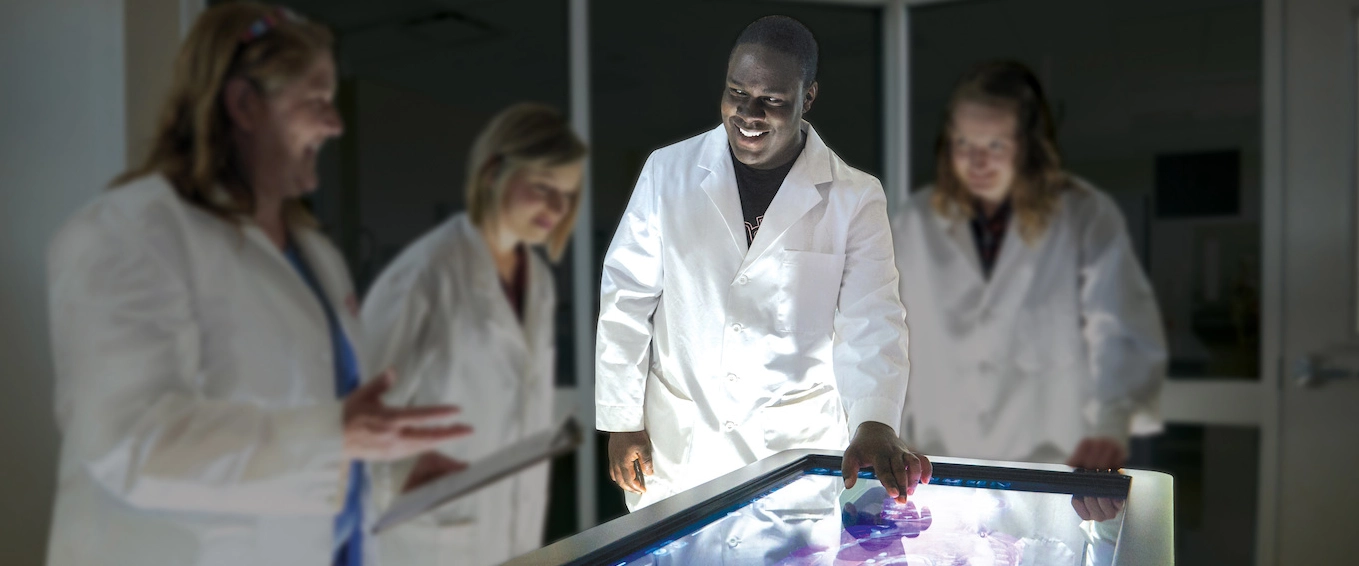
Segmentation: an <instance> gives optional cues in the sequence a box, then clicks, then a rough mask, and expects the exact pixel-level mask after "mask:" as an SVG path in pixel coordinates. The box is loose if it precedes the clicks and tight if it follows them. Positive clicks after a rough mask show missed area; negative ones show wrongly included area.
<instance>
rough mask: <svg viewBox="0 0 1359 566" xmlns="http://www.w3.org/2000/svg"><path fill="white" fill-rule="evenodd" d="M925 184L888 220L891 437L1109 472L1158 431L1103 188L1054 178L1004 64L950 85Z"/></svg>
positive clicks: (1152, 344) (1120, 241) (1152, 352)
mask: <svg viewBox="0 0 1359 566" xmlns="http://www.w3.org/2000/svg"><path fill="white" fill-rule="evenodd" d="M945 112H946V113H945V125H944V128H943V131H942V132H941V133H940V136H939V142H938V145H937V149H936V152H937V155H938V165H937V166H938V181H937V183H936V184H935V185H934V186H933V187H929V188H926V189H924V190H922V191H919V192H917V193H915V194H914V195H912V197H911V199H910V202H909V204H908V205H907V207H906V209H905V210H904V211H903V212H902V213H901V214H900V215H899V216H898V217H897V218H896V219H895V222H894V227H893V228H894V230H893V231H894V237H895V246H896V253H897V266H898V268H899V269H900V271H901V293H902V299H903V301H904V302H905V304H906V312H907V321H908V322H909V324H910V327H911V343H910V351H911V357H910V359H911V384H910V389H909V392H908V393H907V404H906V411H905V414H904V415H903V422H902V428H901V430H902V431H903V434H904V435H905V436H906V437H907V438H908V441H909V442H910V443H911V445H912V446H918V447H920V449H921V450H923V451H924V452H926V453H928V454H938V455H946V456H963V457H975V458H988V459H998V460H1020V461H1031V462H1050V463H1063V462H1065V463H1067V464H1069V465H1071V466H1075V467H1079V468H1092V469H1110V468H1118V467H1119V466H1122V465H1123V463H1124V461H1125V459H1126V458H1127V454H1128V447H1127V443H1128V437H1129V435H1130V434H1131V433H1132V432H1152V431H1155V430H1157V429H1159V428H1160V420H1159V415H1158V412H1157V402H1158V395H1159V392H1160V385H1161V382H1162V379H1163V378H1164V373H1165V362H1166V348H1165V340H1164V337H1163V333H1162V328H1161V319H1160V315H1159V313H1158V309H1157V305H1156V298H1155V296H1154V295H1153V293H1152V289H1151V286H1150V285H1149V284H1148V282H1147V279H1146V276H1145V275H1144V274H1143V272H1142V269H1141V267H1140V266H1139V265H1138V262H1137V258H1136V256H1135V255H1134V254H1133V250H1132V246H1131V244H1130V241H1129V238H1128V235H1127V232H1126V229H1125V227H1124V220H1123V216H1122V215H1121V214H1120V213H1119V210H1118V207H1117V206H1116V205H1115V204H1114V201H1113V200H1112V199H1110V198H1109V196H1108V195H1106V194H1104V193H1103V192H1101V191H1099V190H1098V189H1096V188H1094V187H1093V186H1091V185H1090V184H1089V183H1086V182H1085V181H1083V180H1081V179H1078V178H1076V177H1074V176H1072V175H1069V174H1067V173H1066V172H1065V171H1063V170H1062V164H1061V158H1060V154H1059V153H1058V151H1057V144H1056V135H1055V127H1054V124H1053V120H1052V115H1051V112H1050V111H1049V109H1048V105H1047V101H1046V100H1045V99H1044V97H1043V90H1042V87H1041V85H1039V83H1038V80H1037V78H1035V77H1034V75H1033V73H1032V72H1031V71H1029V70H1028V69H1027V68H1026V67H1024V66H1023V65H1021V64H1019V63H1014V62H1006V61H1001V62H991V63H985V64H982V65H979V66H977V67H976V68H974V69H972V70H971V71H970V72H969V73H967V74H966V75H965V76H963V78H962V79H961V80H960V81H959V82H958V85H957V87H956V88H955V90H954V92H953V95H952V97H951V98H950V99H949V103H948V107H947V108H946V110H945Z"/></svg>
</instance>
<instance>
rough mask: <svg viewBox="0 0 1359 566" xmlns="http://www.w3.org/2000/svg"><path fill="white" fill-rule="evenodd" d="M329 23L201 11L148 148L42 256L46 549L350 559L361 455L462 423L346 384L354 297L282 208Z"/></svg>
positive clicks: (257, 10) (322, 84)
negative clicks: (46, 319)
mask: <svg viewBox="0 0 1359 566" xmlns="http://www.w3.org/2000/svg"><path fill="white" fill-rule="evenodd" d="M330 45H331V36H330V33H329V32H328V31H327V30H326V29H325V28H323V27H321V26H318V25H315V24H311V23H308V22H306V21H303V20H301V19H300V18H298V17H297V16H296V15H294V14H292V13H291V12H287V11H284V10H282V9H279V8H273V7H268V6H264V5H260V4H252V3H242V4H222V5H217V6H213V7H212V8H209V9H208V10H206V11H205V12H204V13H203V14H202V15H201V16H200V17H199V18H198V21H197V23H195V25H194V28H193V30H192V31H191V32H190V34H189V37H188V38H187V39H186V40H185V42H184V45H183V47H182V48H181V50H180V53H179V56H178V60H177V61H176V64H175V70H174V77H173V84H172V87H171V93H170V97H169V99H168V101H167V103H166V106H165V107H164V109H163V111H162V115H161V123H160V127H159V129H158V132H157V137H156V140H155V143H154V147H153V149H152V152H151V155H150V156H149V157H148V158H147V160H146V161H145V162H144V163H143V164H142V165H141V166H139V167H136V168H134V169H133V170H131V171H129V172H127V173H125V174H123V175H122V176H120V177H119V178H118V179H116V180H115V181H114V186H115V188H114V189H112V190H110V191H109V192H107V193H105V194H103V195H100V196H99V197H98V198H96V199H95V200H94V201H93V202H92V203H90V204H89V205H87V206H86V207H84V208H83V209H82V210H80V211H79V212H77V213H76V214H75V216H74V217H72V218H71V219H70V221H69V222H68V223H67V225H66V226H65V227H64V228H63V229H62V230H61V232H60V233H59V234H58V235H57V237H56V239H55V240H54V241H53V242H52V246H51V249H50V257H49V277H50V285H51V290H50V300H51V305H50V306H51V321H52V340H53V347H54V355H55V365H56V373H57V378H56V379H57V381H56V413H57V420H58V424H59V426H60V428H61V431H62V434H63V436H64V438H63V445H62V453H61V468H60V472H59V473H60V477H59V487H58V491H57V500H56V509H55V512H54V518H53V526H52V537H51V540H50V545H49V548H48V563H49V564H51V565H54V566H67V565H70V566H77V565H79V566H86V565H90V564H118V565H136V566H162V565H163V566H184V565H209V564H211V565H228V564H230V565H237V564H250V565H265V564H278V565H289V566H294V565H315V566H321V565H326V564H335V565H345V566H353V565H358V564H363V563H369V562H368V561H365V560H364V556H365V547H366V546H367V545H365V544H364V543H365V537H364V535H363V532H362V531H363V525H364V522H365V521H366V520H368V519H371V517H369V516H366V515H365V513H364V505H363V499H364V496H365V492H366V489H365V485H366V483H367V481H366V474H365V471H364V466H363V465H362V463H361V461H363V460H385V459H392V458H399V457H404V456H409V455H411V454H416V453H419V452H422V451H425V450H428V449H430V448H432V447H434V446H436V445H437V444H439V443H441V442H444V441H447V440H449V439H451V438H454V437H456V436H461V435H463V434H465V433H466V432H467V429H466V427H462V426H446V425H442V423H445V422H446V421H447V420H448V419H449V417H450V415H451V414H452V413H453V411H454V409H453V408H452V407H438V408H427V409H407V410H392V409H388V408H387V407H385V406H384V405H383V404H382V403H381V400H380V398H381V395H382V394H383V393H384V391H385V390H386V388H387V387H388V386H390V384H391V376H390V375H384V376H383V377H382V378H379V379H375V380H373V381H371V382H370V383H368V384H367V385H364V386H362V387H359V386H358V384H359V381H360V375H359V371H360V365H359V362H358V360H357V358H356V356H355V346H356V344H355V343H354V340H355V339H357V338H358V336H359V335H358V321H357V314H358V313H357V312H356V303H355V301H354V296H353V291H352V290H351V288H350V281H349V274H348V272H347V271H346V269H345V265H344V262H343V260H342V259H341V257H340V255H339V254H338V253H337V252H336V250H335V249H334V248H332V247H331V245H330V243H329V242H327V241H326V239H325V237H323V236H322V235H321V234H320V233H319V232H318V231H316V229H315V228H314V222H313V221H312V220H311V218H310V216H309V215H308V214H307V213H306V212H305V211H304V210H303V208H302V207H301V204H300V203H299V202H298V199H299V197H301V196H303V195H305V194H307V193H309V192H311V191H313V190H315V188H316V185H317V176H316V155H317V152H318V151H319V149H320V147H321V145H322V144H323V143H324V142H325V141H326V140H328V139H330V138H332V137H335V136H338V135H339V134H340V132H341V129H342V125H341V123H340V118H339V116H338V114H336V112H335V109H334V107H333V106H332V105H331V100H332V97H333V96H334V92H335V65H334V62H333V59H332V56H331V49H330Z"/></svg>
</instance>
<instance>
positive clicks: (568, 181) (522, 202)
mask: <svg viewBox="0 0 1359 566" xmlns="http://www.w3.org/2000/svg"><path fill="white" fill-rule="evenodd" d="M584 166H585V165H584V163H583V162H581V161H577V162H575V163H568V164H565V165H557V166H553V167H525V168H523V169H520V170H519V171H518V172H516V173H515V174H514V175H513V176H512V177H510V180H509V181H507V183H506V185H505V193H504V199H505V200H504V201H503V202H502V203H501V205H500V226H501V229H502V230H508V231H509V232H510V233H511V234H512V235H514V236H515V238H516V239H518V240H519V241H521V242H523V243H526V244H529V245H537V244H543V243H546V242H547V240H548V238H549V237H550V236H551V235H552V232H553V230H556V228H557V226H559V225H560V224H561V223H562V221H563V220H565V219H566V216H567V214H568V213H570V211H571V209H572V208H573V207H574V206H575V203H576V200H577V199H578V198H579V197H580V181H581V175H582V174H583V172H584Z"/></svg>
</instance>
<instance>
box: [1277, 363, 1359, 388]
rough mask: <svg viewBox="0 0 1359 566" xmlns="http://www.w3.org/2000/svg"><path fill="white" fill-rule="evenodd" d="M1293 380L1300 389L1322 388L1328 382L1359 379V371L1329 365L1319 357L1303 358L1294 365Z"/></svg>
mask: <svg viewBox="0 0 1359 566" xmlns="http://www.w3.org/2000/svg"><path fill="white" fill-rule="evenodd" d="M1293 379H1294V381H1296V382H1297V384H1298V386H1299V387H1309V388H1311V387H1321V386H1322V385H1323V384H1325V383H1326V382H1328V381H1337V380H1342V379H1345V380H1348V379H1359V369H1351V368H1344V367H1339V366H1336V365H1331V364H1327V363H1326V361H1325V357H1323V356H1319V355H1311V356H1303V357H1301V358H1298V361H1297V363H1296V364H1294V369H1293Z"/></svg>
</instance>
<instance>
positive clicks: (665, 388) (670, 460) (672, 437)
mask: <svg viewBox="0 0 1359 566" xmlns="http://www.w3.org/2000/svg"><path fill="white" fill-rule="evenodd" d="M645 403H646V405H645V406H646V421H645V422H646V430H647V434H649V435H650V436H651V455H652V458H653V459H655V460H656V462H657V464H658V467H666V468H669V467H670V466H674V465H682V464H684V463H686V462H688V460H689V452H690V450H691V449H692V448H693V436H694V420H695V419H696V416H697V413H698V408H697V406H696V405H695V404H694V401H693V400H692V399H690V398H689V397H687V396H685V395H684V394H683V393H682V392H680V391H679V390H678V389H676V388H674V387H672V386H671V385H670V384H669V383H666V380H665V379H664V378H662V377H661V376H660V375H658V374H657V373H656V372H655V370H653V371H651V372H650V373H649V374H648V375H647V380H646V401H645Z"/></svg>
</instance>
